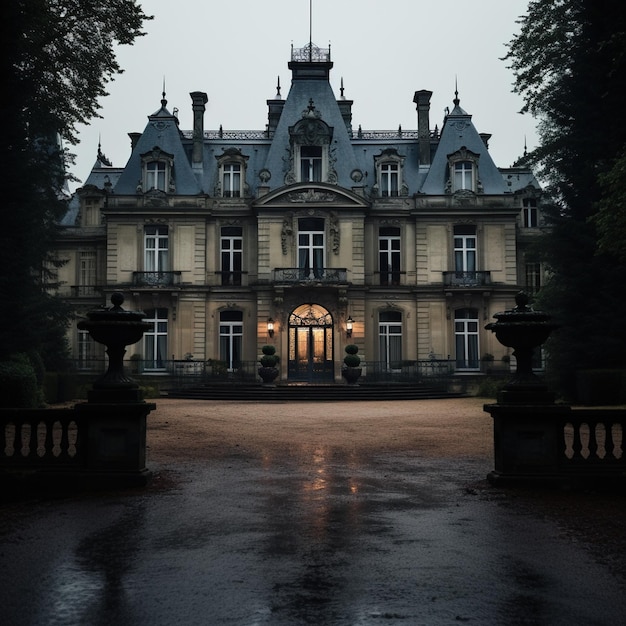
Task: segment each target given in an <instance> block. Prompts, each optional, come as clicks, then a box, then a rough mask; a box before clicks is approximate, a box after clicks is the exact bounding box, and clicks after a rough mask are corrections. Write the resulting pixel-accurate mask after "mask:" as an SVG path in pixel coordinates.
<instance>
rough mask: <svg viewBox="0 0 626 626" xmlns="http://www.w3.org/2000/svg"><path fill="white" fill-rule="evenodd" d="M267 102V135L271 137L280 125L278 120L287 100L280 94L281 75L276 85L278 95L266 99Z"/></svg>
mask: <svg viewBox="0 0 626 626" xmlns="http://www.w3.org/2000/svg"><path fill="white" fill-rule="evenodd" d="M266 102H267V136H268V138H269V139H271V138H272V137H273V136H274V133H275V132H276V128H277V127H278V121H279V120H280V116H281V114H282V112H283V108H284V106H285V101H284V100H283V99H282V97H281V95H280V76H279V77H278V83H277V85H276V96H275V97H274V99H273V100H266Z"/></svg>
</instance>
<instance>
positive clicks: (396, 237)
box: [378, 226, 400, 285]
mask: <svg viewBox="0 0 626 626" xmlns="http://www.w3.org/2000/svg"><path fill="white" fill-rule="evenodd" d="M378 263H379V270H380V284H381V285H399V284H400V229H399V228H395V227H389V226H381V227H380V229H379V231H378Z"/></svg>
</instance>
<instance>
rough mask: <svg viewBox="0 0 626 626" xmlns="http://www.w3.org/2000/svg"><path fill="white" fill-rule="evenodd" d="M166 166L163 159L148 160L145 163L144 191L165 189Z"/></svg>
mask: <svg viewBox="0 0 626 626" xmlns="http://www.w3.org/2000/svg"><path fill="white" fill-rule="evenodd" d="M166 170H167V167H166V165H165V163H164V162H163V161H149V162H148V163H146V188H145V190H146V191H149V190H150V189H158V190H159V191H165V190H166V187H165V178H166V176H165V174H166Z"/></svg>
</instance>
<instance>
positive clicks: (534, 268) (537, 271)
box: [524, 263, 541, 293]
mask: <svg viewBox="0 0 626 626" xmlns="http://www.w3.org/2000/svg"><path fill="white" fill-rule="evenodd" d="M524 269H525V273H526V276H525V288H526V290H527V291H529V292H530V293H537V292H538V291H539V289H541V263H526V265H525V267H524Z"/></svg>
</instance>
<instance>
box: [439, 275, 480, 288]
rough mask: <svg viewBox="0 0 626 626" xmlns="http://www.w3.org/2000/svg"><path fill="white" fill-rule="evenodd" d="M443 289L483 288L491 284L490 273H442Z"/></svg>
mask: <svg viewBox="0 0 626 626" xmlns="http://www.w3.org/2000/svg"><path fill="white" fill-rule="evenodd" d="M443 284H444V286H445V287H483V286H485V285H490V284H491V272H456V271H455V272H443Z"/></svg>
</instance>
